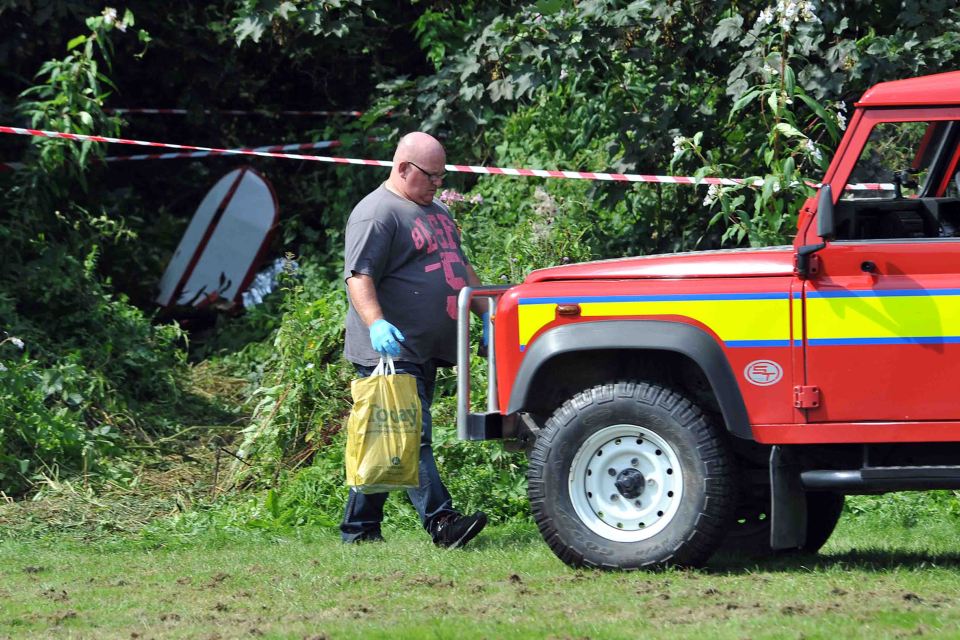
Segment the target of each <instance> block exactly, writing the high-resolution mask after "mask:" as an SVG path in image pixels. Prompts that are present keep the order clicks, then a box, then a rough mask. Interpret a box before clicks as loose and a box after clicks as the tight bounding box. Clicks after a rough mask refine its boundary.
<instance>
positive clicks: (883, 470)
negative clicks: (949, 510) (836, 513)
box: [800, 465, 960, 493]
mask: <svg viewBox="0 0 960 640" xmlns="http://www.w3.org/2000/svg"><path fill="white" fill-rule="evenodd" d="M800 481H801V482H802V483H803V487H804V489H806V490H807V491H839V492H842V493H878V492H883V491H911V490H925V489H960V466H952V465H951V466H946V465H943V466H923V467H864V468H863V469H849V470H848V469H844V470H826V469H816V470H810V471H803V472H801V473H800Z"/></svg>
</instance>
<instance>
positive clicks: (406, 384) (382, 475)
mask: <svg viewBox="0 0 960 640" xmlns="http://www.w3.org/2000/svg"><path fill="white" fill-rule="evenodd" d="M350 390H351V393H352V394H353V409H352V410H351V411H350V418H349V420H348V422H347V451H346V456H345V458H346V467H347V484H348V485H349V486H351V487H354V488H355V489H356V490H357V491H360V492H361V493H383V492H385V491H393V490H395V489H408V488H411V487H417V486H419V485H420V423H421V411H422V409H421V407H420V396H419V395H418V394H417V379H416V378H415V377H413V376H412V375H410V374H408V373H397V372H396V370H395V369H394V366H393V358H389V357H388V358H387V362H386V363H384V361H383V358H381V359H380V364H378V365H377V368H376V369H374V370H373V373H372V374H371V375H370V376H369V377H367V378H360V379H359V380H354V381H353V382H352V383H351V385H350Z"/></svg>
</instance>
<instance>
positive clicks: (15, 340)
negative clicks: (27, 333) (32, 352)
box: [10, 338, 23, 349]
mask: <svg viewBox="0 0 960 640" xmlns="http://www.w3.org/2000/svg"><path fill="white" fill-rule="evenodd" d="M10 342H11V343H13V346H15V347H16V348H17V349H23V340H21V339H20V338H10Z"/></svg>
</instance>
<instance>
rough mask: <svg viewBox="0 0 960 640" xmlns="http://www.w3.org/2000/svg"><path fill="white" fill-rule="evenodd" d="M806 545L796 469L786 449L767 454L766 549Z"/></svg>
mask: <svg viewBox="0 0 960 640" xmlns="http://www.w3.org/2000/svg"><path fill="white" fill-rule="evenodd" d="M806 542H807V495H806V493H805V492H804V490H803V484H802V483H801V481H800V465H799V463H798V462H797V461H796V459H795V458H794V455H793V453H792V452H791V451H790V450H789V449H784V448H782V447H779V446H775V447H773V449H772V450H771V451H770V547H771V548H772V549H774V550H775V551H776V550H781V549H799V548H801V547H803V545H804V544H806Z"/></svg>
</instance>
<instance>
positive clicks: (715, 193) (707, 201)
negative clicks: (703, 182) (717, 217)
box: [703, 184, 720, 207]
mask: <svg viewBox="0 0 960 640" xmlns="http://www.w3.org/2000/svg"><path fill="white" fill-rule="evenodd" d="M719 197H720V185H716V184H712V185H710V188H709V189H707V195H706V197H705V198H704V199H703V206H705V207H709V206H710V205H712V204H713V203H714V202H716V201H717V198H719Z"/></svg>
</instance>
